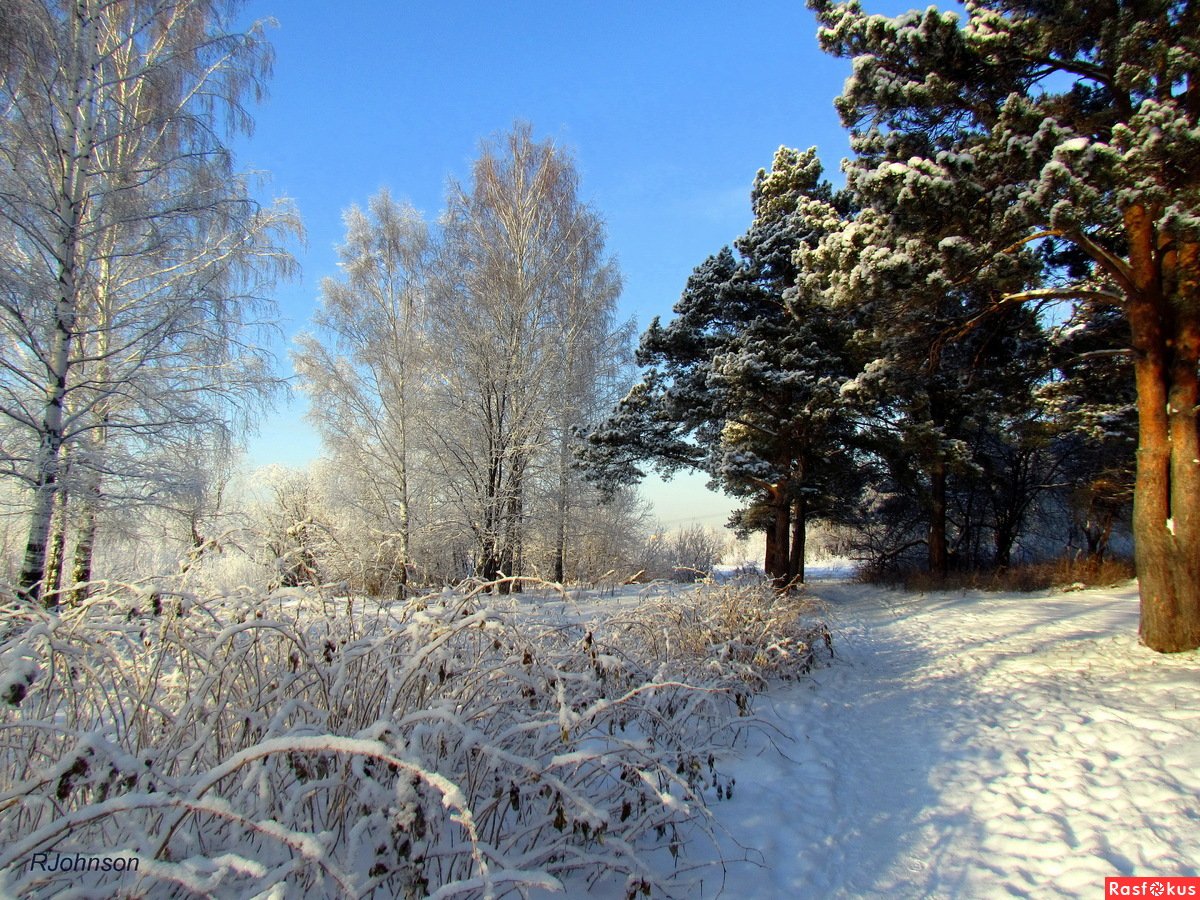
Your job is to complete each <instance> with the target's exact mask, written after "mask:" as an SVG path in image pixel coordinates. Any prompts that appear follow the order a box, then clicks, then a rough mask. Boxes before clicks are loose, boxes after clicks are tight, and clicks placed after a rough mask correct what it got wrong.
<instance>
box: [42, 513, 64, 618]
mask: <svg viewBox="0 0 1200 900" xmlns="http://www.w3.org/2000/svg"><path fill="white" fill-rule="evenodd" d="M55 507H56V508H55V513H54V522H53V525H52V526H51V529H52V536H51V538H50V549H49V553H48V556H47V557H46V590H45V594H46V596H47V597H57V596H58V593H59V591H61V590H62V575H63V566H64V565H65V563H66V554H67V492H66V490H65V489H64V490H61V491H59V492H58V502H57V503H56V504H55Z"/></svg>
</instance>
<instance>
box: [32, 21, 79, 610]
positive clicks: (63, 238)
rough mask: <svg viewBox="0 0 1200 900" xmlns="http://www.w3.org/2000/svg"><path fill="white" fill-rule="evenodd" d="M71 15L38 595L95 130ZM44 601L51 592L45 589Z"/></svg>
mask: <svg viewBox="0 0 1200 900" xmlns="http://www.w3.org/2000/svg"><path fill="white" fill-rule="evenodd" d="M69 18H70V29H71V33H70V42H71V45H70V53H71V59H70V63H69V66H70V70H69V75H68V78H69V82H70V94H69V96H68V101H67V102H68V107H67V114H66V115H65V116H64V122H63V132H62V134H61V137H60V142H59V143H58V145H57V148H58V153H59V156H60V160H59V163H60V164H61V174H59V175H58V185H57V189H56V197H55V206H56V209H55V213H56V217H57V220H58V234H57V235H56V242H55V247H54V253H55V258H56V261H57V266H58V285H57V296H56V298H55V310H54V328H53V330H52V331H51V333H50V336H49V338H48V340H47V346H46V357H45V358H46V383H45V397H46V400H45V404H44V406H43V407H42V428H41V445H40V446H39V448H38V452H37V455H36V457H35V462H34V475H33V482H34V496H33V510H32V512H31V514H30V520H29V537H28V539H27V541H26V543H25V560H24V563H23V565H22V567H21V578H20V586H19V591H20V594H21V596H22V597H24V598H25V599H27V600H37V599H39V598H42V597H43V593H44V592H43V590H42V589H43V586H44V585H43V581H44V579H45V577H46V545H47V541H48V539H49V536H50V527H51V520H52V518H53V514H54V501H55V495H56V494H57V492H58V491H59V489H60V484H59V467H60V464H61V462H62V448H63V442H64V440H65V437H66V434H65V419H64V415H63V407H64V404H65V401H66V396H67V380H68V374H69V368H70V364H71V345H72V343H73V341H74V337H75V324H76V319H77V317H78V311H79V310H78V304H79V287H80V286H79V283H78V282H79V278H78V276H79V267H80V262H79V231H80V227H81V224H82V223H83V218H84V205H85V203H86V181H87V178H88V163H89V161H90V160H91V158H92V154H93V153H94V151H95V148H94V147H93V131H94V124H95V114H96V110H95V102H96V97H95V93H94V91H93V89H92V86H91V84H90V81H89V79H90V78H92V77H93V76H94V74H95V73H94V71H93V66H92V61H93V60H94V57H95V53H96V41H95V35H94V32H95V21H94V20H93V18H92V14H91V9H90V8H89V4H88V3H87V0H76V3H75V4H74V8H73V9H72V10H71V13H70V15H69ZM44 599H45V601H46V602H47V605H49V606H55V605H57V603H58V598H57V597H56V596H52V595H51V596H46V597H45V598H44Z"/></svg>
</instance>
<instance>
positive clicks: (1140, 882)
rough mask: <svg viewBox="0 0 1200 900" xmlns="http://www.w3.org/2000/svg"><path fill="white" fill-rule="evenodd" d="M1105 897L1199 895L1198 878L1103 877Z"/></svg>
mask: <svg viewBox="0 0 1200 900" xmlns="http://www.w3.org/2000/svg"><path fill="white" fill-rule="evenodd" d="M1104 896H1105V897H1200V878H1156V877H1151V876H1124V877H1121V878H1105V879H1104Z"/></svg>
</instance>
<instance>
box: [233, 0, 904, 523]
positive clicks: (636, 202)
mask: <svg viewBox="0 0 1200 900" xmlns="http://www.w3.org/2000/svg"><path fill="white" fill-rule="evenodd" d="M866 5H867V7H868V9H871V10H872V11H877V12H884V13H888V14H894V13H896V12H900V11H903V10H906V9H908V8H909V7H910V6H912V5H915V4H913V3H909V2H903V0H886V2H882V0H877V2H874V3H867V4H866ZM246 16H247V18H248V19H256V18H274V19H275V20H276V21H277V22H278V27H276V28H272V29H270V30H269V34H270V37H271V41H272V43H273V45H274V46H275V51H276V65H275V73H274V77H273V78H272V79H271V82H270V85H269V88H270V97H269V98H268V99H267V101H266V102H265V103H263V104H262V105H260V106H259V107H257V109H256V111H255V120H256V123H257V125H256V129H255V132H254V134H253V136H251V137H250V138H248V139H244V140H239V141H238V143H237V145H236V152H237V156H238V161H239V165H240V166H241V167H242V168H244V169H255V170H263V171H265V172H266V173H269V175H270V176H271V177H270V181H269V182H268V184H267V186H266V187H265V189H264V191H263V193H264V197H270V196H287V197H290V198H292V199H293V200H294V201H295V202H296V204H297V205H298V207H299V210H300V213H301V215H302V217H303V219H304V223H305V227H306V229H307V232H308V240H307V247H305V248H301V249H300V250H299V251H298V256H299V259H300V263H301V266H302V270H303V276H302V278H301V279H300V280H298V281H296V282H293V283H290V284H286V285H281V286H280V289H279V291H278V293H277V299H278V301H279V305H280V312H281V314H282V317H283V322H282V325H283V331H284V335H285V342H284V344H282V345H281V346H280V347H279V348H278V350H279V353H280V362H281V366H283V367H284V369H285V370H286V371H290V367H289V366H288V363H287V360H286V349H287V341H290V339H291V337H292V336H293V335H294V334H295V333H296V332H297V331H300V330H303V329H305V328H307V327H309V321H310V319H311V316H312V313H313V310H314V309H315V308H316V303H317V296H318V292H319V286H320V283H321V280H322V279H323V278H325V277H326V276H329V275H334V274H336V273H337V268H336V252H335V247H336V245H337V244H338V243H339V242H340V241H341V239H342V222H341V216H342V212H343V210H345V209H346V207H348V206H349V205H350V204H352V203H358V204H360V205H364V204H365V203H366V201H367V199H368V198H369V197H370V196H371V195H372V194H374V193H375V192H376V191H378V190H379V189H380V188H382V187H387V188H389V189H390V190H391V191H392V193H393V195H394V196H396V197H397V198H401V199H407V200H409V201H411V202H412V203H413V204H414V205H415V206H416V207H417V208H418V209H420V210H421V211H423V212H424V213H425V214H426V215H427V216H429V217H434V216H436V215H437V214H438V212H439V211H440V210H441V207H442V197H443V195H444V193H445V185H446V181H447V179H448V178H449V177H455V178H458V179H461V180H465V179H466V178H467V176H468V174H469V168H470V164H471V161H472V160H473V159H474V158H475V157H476V155H477V153H478V149H479V143H480V141H481V140H482V139H484V138H486V137H488V136H490V135H494V134H496V133H499V132H503V131H504V130H506V129H508V128H509V127H510V126H511V125H512V123H513V122H514V121H515V120H517V119H524V120H526V121H528V122H530V123H531V124H532V125H533V128H534V133H535V136H536V137H537V138H539V139H544V138H550V139H552V140H554V141H555V142H556V143H558V144H559V145H560V146H563V147H565V148H567V149H569V150H570V151H571V152H572V153H573V155H574V157H575V160H576V164H577V167H578V169H579V172H580V176H581V193H582V196H583V197H584V199H585V200H587V202H589V203H590V204H591V205H592V206H593V207H595V208H596V209H597V210H598V212H599V213H600V215H601V216H602V217H603V218H604V220H605V221H606V222H607V228H608V249H609V252H610V253H612V254H613V255H615V256H616V257H617V259H618V260H619V262H620V265H621V269H622V272H623V275H624V281H625V290H624V294H623V297H622V300H621V309H622V311H623V313H624V315H625V316H626V317H632V318H635V319H636V321H637V324H638V327H639V330H641V329H643V328H645V326H646V325H647V324H648V323H649V322H650V320H651V319H652V318H653V317H654V316H656V315H660V316H663V317H664V318H666V317H669V315H670V312H671V307H672V306H673V305H674V303H675V301H676V300H677V299H678V297H679V293H680V291H681V290H682V288H683V286H684V283H685V281H686V279H687V276H688V274H689V273H690V272H691V270H692V269H693V268H694V267H695V266H696V265H698V264H699V263H701V262H703V260H704V259H705V258H706V257H707V256H708V255H710V254H712V253H715V252H716V251H717V250H719V249H720V248H721V247H722V246H724V245H725V244H728V243H730V242H731V241H732V240H733V239H734V238H736V237H737V236H738V235H739V234H741V233H742V232H743V231H744V230H745V229H746V227H747V226H748V225H749V223H750V203H749V193H750V185H751V182H752V181H753V178H754V174H755V172H756V171H757V170H758V169H759V168H763V167H768V166H769V165H770V163H771V158H772V156H773V154H774V152H775V150H776V148H777V147H779V146H780V145H781V144H782V145H788V146H792V147H799V148H805V147H809V146H813V145H816V146H818V147H819V148H820V152H821V158H822V160H823V161H824V163H825V166H826V170H827V173H828V174H829V175H830V177H831V178H833V179H834V180H840V174H839V172H838V167H839V163H840V160H841V158H842V157H843V156H845V155H846V153H847V152H848V143H847V139H846V135H845V132H844V131H843V130H842V128H841V126H840V123H839V121H838V118H837V114H836V112H835V111H834V109H833V99H834V97H835V96H836V95H837V94H838V93H839V91H840V89H841V86H842V83H843V81H844V80H845V78H846V76H847V75H848V74H849V63H848V62H846V61H845V60H838V59H834V58H832V57H828V56H825V55H824V54H822V53H821V52H820V50H819V49H818V47H817V42H816V36H815V32H816V25H815V22H814V20H813V18H812V15H811V14H810V13H809V12H808V11H807V9H805V7H804V3H803V2H802V0H784V2H764V0H759V2H753V0H752V2H741V3H736V4H735V3H730V2H728V0H723V2H707V0H705V2H688V3H682V2H660V3H655V2H640V3H639V2H626V0H614V2H598V0H593V2H587V3H584V2H572V0H562V2H558V3H551V2H541V0H537V2H534V0H526V2H517V0H509V2H503V3H501V2H495V3H486V2H464V0H459V2H455V0H448V2H439V3H408V2H405V3H399V2H386V0H343V2H340V3H331V2H328V0H320V2H318V0H252V2H250V3H248V5H247V7H246ZM303 412H304V402H303V399H302V398H298V397H297V398H293V399H291V400H287V401H285V402H282V403H281V404H280V406H279V408H278V410H277V411H276V412H275V413H274V414H273V415H271V416H269V417H268V418H267V419H266V420H264V422H263V423H262V429H261V433H260V434H259V436H258V437H256V438H254V439H253V440H251V442H250V445H249V460H248V461H249V464H250V465H253V466H257V465H262V464H265V463H269V462H279V463H283V464H287V465H303V464H304V463H306V462H307V461H309V460H310V459H312V458H313V457H315V456H316V455H317V454H318V453H319V442H318V440H317V438H316V436H315V434H314V432H313V431H312V429H311V428H310V427H309V426H308V425H307V423H305V422H304V421H303ZM703 481H704V479H703V478H695V479H679V478H677V479H675V480H674V481H673V482H671V483H670V484H669V485H668V486H666V487H665V488H663V487H661V486H656V487H652V488H651V490H650V491H649V493H650V495H651V497H652V499H653V500H654V502H655V505H656V508H657V511H658V515H659V516H660V518H662V519H663V520H664V522H666V523H667V524H677V523H680V522H683V521H687V520H699V521H703V522H705V523H711V524H719V523H720V522H721V521H723V520H724V518H725V517H726V516H727V514H728V510H730V509H732V508H733V504H732V503H729V502H727V501H725V500H724V499H723V498H719V497H715V496H712V495H708V494H706V492H704V491H703V488H702V485H703Z"/></svg>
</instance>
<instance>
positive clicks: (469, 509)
mask: <svg viewBox="0 0 1200 900" xmlns="http://www.w3.org/2000/svg"><path fill="white" fill-rule="evenodd" d="M443 242H444V246H443V258H442V260H441V261H440V263H439V268H440V271H441V273H442V274H441V278H440V282H439V283H440V287H439V291H438V295H437V303H436V306H435V308H434V310H433V312H432V315H431V327H432V340H433V343H434V345H435V347H436V352H437V355H438V358H439V359H440V360H441V361H442V364H443V369H442V371H441V372H440V373H439V375H438V377H437V379H436V380H435V388H434V398H433V403H434V405H435V407H436V409H437V410H438V414H439V415H440V416H441V417H442V419H443V422H444V426H443V427H437V428H434V429H432V432H433V434H434V435H435V445H434V448H433V449H434V454H433V455H434V457H435V458H436V459H437V460H438V461H439V464H440V465H441V467H442V468H441V486H442V489H443V490H444V491H446V496H447V499H448V501H449V502H450V503H451V504H452V505H453V506H454V507H455V508H456V509H457V510H458V511H459V514H460V515H461V516H462V517H463V523H462V524H463V525H464V526H465V527H467V528H469V529H470V530H471V532H472V533H473V534H474V536H475V544H476V550H477V554H478V558H477V559H476V570H477V572H478V574H479V575H481V576H482V577H484V578H487V579H493V578H495V577H496V576H498V575H499V574H501V573H503V574H505V575H515V574H520V573H521V572H522V571H523V569H524V565H525V560H524V553H525V546H524V540H525V535H526V530H527V525H528V520H527V513H528V510H527V501H528V499H529V495H530V486H531V484H532V482H533V481H534V480H535V479H536V478H538V477H539V476H541V475H543V474H544V472H545V470H546V467H547V466H548V465H549V466H550V467H551V469H552V470H553V469H554V468H557V470H558V472H559V481H560V486H565V485H563V484H562V481H563V478H564V472H565V470H564V469H563V468H562V466H563V457H564V445H563V442H564V441H566V440H567V437H566V435H567V433H568V431H569V426H570V425H571V424H573V423H571V422H570V419H571V418H572V416H571V415H570V414H569V413H568V410H569V409H570V408H571V407H572V405H576V406H578V405H580V404H581V403H582V402H583V400H584V394H585V390H584V387H585V382H586V379H585V378H584V377H583V376H584V373H585V372H586V369H587V365H588V362H589V360H590V361H595V360H596V359H598V357H599V354H600V348H603V347H604V346H605V341H606V334H607V332H608V329H609V323H610V322H611V317H612V310H613V306H614V304H615V300H616V290H617V288H616V286H617V283H618V282H617V279H616V276H615V268H613V267H612V266H611V265H610V264H609V263H608V262H607V261H606V260H605V258H604V255H603V249H602V247H603V229H602V228H601V227H600V225H599V220H598V218H597V216H596V214H595V213H594V212H593V211H592V210H591V209H590V208H589V207H588V206H587V205H586V204H585V203H583V202H582V201H581V200H580V199H579V196H578V175H577V173H576V171H575V168H574V165H573V164H572V162H571V160H570V158H569V157H568V156H567V155H566V154H565V153H564V152H563V151H562V150H560V149H558V148H557V147H555V146H554V145H553V144H552V143H550V142H536V141H534V139H533V137H532V132H531V129H530V128H529V126H528V125H518V126H516V127H515V128H514V129H513V130H512V131H510V132H509V133H507V134H506V135H504V136H503V137H502V138H500V139H499V140H498V141H495V142H492V143H489V144H486V145H485V146H484V148H483V152H482V154H481V155H480V157H479V159H478V160H476V162H475V164H474V167H473V170H472V179H471V182H470V184H469V185H466V186H463V185H458V184H452V185H451V189H450V193H449V198H448V203H447V211H446V214H445V217H444V220H443ZM585 335H586V336H587V341H590V342H591V343H590V344H589V343H588V342H587V341H585V340H584V336H585ZM610 346H611V345H610ZM585 347H591V348H592V349H591V350H587V349H585ZM572 381H574V384H572ZM593 383H594V382H593ZM556 424H557V435H558V447H557V453H555V449H556V447H555V437H554V435H555V433H556V430H555V426H556ZM555 461H557V463H558V465H557V467H556V466H555ZM559 514H560V516H561V515H564V514H565V510H564V507H563V505H562V503H561V502H560V504H559Z"/></svg>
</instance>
